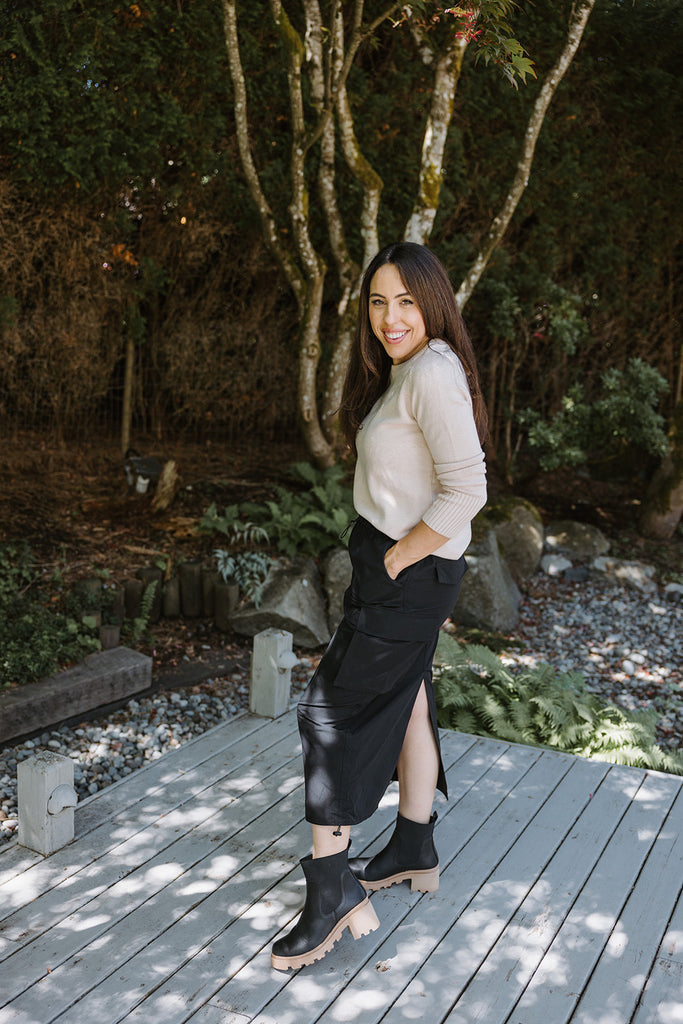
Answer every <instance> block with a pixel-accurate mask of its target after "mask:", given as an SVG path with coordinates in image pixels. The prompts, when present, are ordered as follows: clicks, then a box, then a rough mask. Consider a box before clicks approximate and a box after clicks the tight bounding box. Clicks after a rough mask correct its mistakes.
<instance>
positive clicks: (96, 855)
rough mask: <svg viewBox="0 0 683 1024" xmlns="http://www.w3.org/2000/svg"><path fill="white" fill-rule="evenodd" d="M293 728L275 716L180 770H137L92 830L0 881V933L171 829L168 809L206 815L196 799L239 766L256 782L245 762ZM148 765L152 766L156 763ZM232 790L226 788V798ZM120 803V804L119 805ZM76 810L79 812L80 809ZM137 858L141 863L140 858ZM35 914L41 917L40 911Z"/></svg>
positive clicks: (210, 794) (174, 765)
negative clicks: (61, 890) (56, 890)
mask: <svg viewBox="0 0 683 1024" xmlns="http://www.w3.org/2000/svg"><path fill="white" fill-rule="evenodd" d="M295 729H296V727H295V724H294V720H293V718H292V716H291V715H290V716H287V719H285V718H284V717H283V719H278V720H277V722H274V723H272V724H271V726H270V728H269V729H264V728H263V727H261V729H260V730H258V731H254V730H252V732H251V733H250V734H248V735H247V736H245V737H241V738H240V739H239V740H237V741H236V742H235V743H231V744H230V746H229V747H228V748H227V750H226V749H220V750H219V751H217V752H213V751H212V753H211V756H210V757H208V758H202V759H201V760H199V761H198V762H197V763H196V764H194V765H193V766H192V767H188V768H187V769H183V768H182V767H181V765H180V764H179V762H178V761H177V760H175V759H172V761H171V766H170V767H169V766H166V767H163V766H161V765H159V769H158V770H157V771H155V772H153V773H151V772H150V773H149V774H148V769H144V770H143V771H142V772H141V773H140V775H141V776H143V778H141V779H135V780H131V788H130V790H127V789H125V790H122V799H121V803H120V805H119V808H118V811H117V813H116V814H115V815H114V816H113V817H108V818H106V819H105V820H102V821H99V823H98V824H97V825H96V826H95V827H94V828H93V829H92V830H91V831H88V832H85V833H84V832H83V831H81V834H80V835H79V836H78V838H77V839H76V840H75V841H74V842H73V843H70V844H69V845H68V846H65V847H63V848H62V849H61V850H58V851H56V853H54V854H52V856H51V857H46V858H41V859H40V861H38V862H33V863H32V864H31V865H30V866H29V867H27V868H26V870H25V871H23V872H22V873H21V874H19V875H16V876H15V877H13V878H10V879H8V880H7V881H6V882H5V883H4V884H3V885H2V886H0V928H1V929H2V932H1V934H8V931H7V922H6V919H7V918H8V917H9V916H10V915H11V914H13V913H15V912H16V910H18V909H19V908H21V907H22V906H26V905H29V904H31V905H33V907H34V908H36V902H35V901H36V900H37V899H40V898H42V897H43V896H44V894H46V893H47V892H49V890H50V889H51V888H53V887H63V885H64V883H68V884H71V881H70V880H71V879H73V878H74V876H76V875H78V874H79V873H81V872H84V871H86V870H87V869H88V868H89V867H90V866H91V865H92V864H93V863H94V862H96V861H98V860H100V859H101V858H105V857H106V856H107V855H112V854H113V855H114V857H115V858H118V857H119V855H121V854H122V851H123V850H124V849H125V848H126V844H128V846H131V845H133V846H134V847H136V848H137V853H136V856H138V857H142V856H143V847H144V842H145V836H146V835H147V834H149V833H150V830H153V828H154V825H155V824H156V823H157V822H162V823H163V828H164V829H165V830H166V831H169V833H170V830H169V829H168V826H169V824H170V821H171V815H172V813H173V812H176V811H177V812H179V813H181V814H182V815H183V817H184V818H185V817H186V816H187V815H189V814H193V815H195V816H196V815H201V814H203V813H205V812H206V815H207V816H208V814H209V813H210V810H211V808H210V806H208V805H207V806H203V805H202V803H201V800H200V799H199V798H200V797H201V796H202V795H204V796H205V797H206V798H207V800H213V799H214V798H215V794H216V789H217V787H218V788H220V786H221V782H222V780H223V779H224V778H226V779H234V778H235V777H236V776H239V772H240V770H241V769H245V772H246V778H245V781H244V785H247V786H248V785H249V784H250V781H252V780H253V781H254V782H258V778H257V777H255V776H254V774H253V771H251V770H249V766H250V765H253V762H254V759H255V758H256V757H257V756H258V754H259V753H260V751H261V750H268V749H269V747H271V746H273V745H275V744H276V743H278V742H279V741H280V739H282V738H291V739H292V740H294V742H297V740H296V731H295ZM209 738H210V740H212V739H214V737H209ZM160 760H163V758H162V759H160ZM157 763H158V762H157ZM151 767H152V768H156V764H155V765H153V766H151ZM124 793H125V794H126V795H125V799H124V797H123V794H124ZM236 795H237V794H236V793H235V792H234V791H233V790H230V792H229V798H230V799H234V797H235V796H236ZM188 803H189V804H191V810H190V809H188V808H186V806H185V805H187V804H188ZM121 804H123V805H124V807H123V809H121ZM78 810H79V812H80V810H81V809H80V808H79V809H78ZM156 849H157V848H156V847H154V846H152V847H151V853H150V856H153V855H154V853H155V852H156ZM137 863H138V864H139V863H140V860H139V859H138V861H137ZM41 909H42V908H41ZM39 916H40V919H41V920H43V918H42V913H39ZM1 957H2V944H1V943H0V958H1Z"/></svg>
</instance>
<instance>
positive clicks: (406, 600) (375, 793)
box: [298, 519, 466, 825]
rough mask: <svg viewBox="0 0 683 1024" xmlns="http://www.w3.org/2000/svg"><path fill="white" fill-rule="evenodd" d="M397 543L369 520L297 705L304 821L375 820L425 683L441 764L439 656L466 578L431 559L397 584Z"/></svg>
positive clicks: (358, 527)
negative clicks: (391, 555) (392, 559)
mask: <svg viewBox="0 0 683 1024" xmlns="http://www.w3.org/2000/svg"><path fill="white" fill-rule="evenodd" d="M394 543H395V541H394V540H392V538H391V537H388V536H387V535H386V534H384V533H381V532H380V531H379V530H377V529H376V528H375V527H374V526H372V525H371V524H370V523H368V522H367V521H366V520H365V519H358V520H356V523H355V525H354V527H353V531H352V533H351V536H350V538H349V554H350V556H351V564H352V567H353V575H352V578H351V585H350V586H349V588H348V590H347V591H346V593H345V595H344V618H343V619H342V621H341V623H340V625H339V628H338V629H337V630H336V632H335V634H334V636H333V637H332V640H331V641H330V645H329V647H328V648H327V650H326V652H325V654H324V655H323V657H322V659H321V661H320V664H319V665H318V668H317V669H316V671H315V673H314V675H313V676H312V678H311V681H310V683H309V684H308V687H307V688H306V690H305V692H304V693H303V695H302V697H301V700H300V701H299V706H298V723H299V732H300V734H301V741H302V748H303V755H304V778H305V789H306V820H307V821H309V822H311V824H314V825H355V824H358V822H360V821H364V820H365V819H366V818H369V817H370V815H371V814H372V813H373V812H374V811H375V810H376V809H377V806H378V804H379V802H380V800H381V798H382V796H383V794H384V792H385V790H386V788H387V786H388V785H389V783H390V782H391V780H392V779H394V778H396V766H397V763H398V757H399V754H400V752H401V747H402V746H403V740H404V738H405V734H406V729H407V727H408V721H409V719H410V715H411V712H412V710H413V705H414V703H415V699H416V697H417V694H418V692H419V689H420V686H421V685H422V683H423V682H424V684H425V689H426V693H427V700H428V703H429V713H430V718H431V722H432V728H433V729H434V737H435V740H436V746H437V750H438V751H439V779H438V787H439V789H440V790H441V791H442V793H443V794H444V795H445V796H447V795H448V791H447V788H446V777H445V774H444V771H443V764H442V763H441V753H440V746H439V732H438V729H437V724H436V702H435V699H434V687H433V685H432V658H433V657H434V650H435V648H436V642H437V639H438V633H439V627H440V626H441V624H442V623H443V622H444V620H445V619H446V618H448V616H449V615H450V614H451V612H452V610H453V607H454V605H455V602H456V601H457V598H458V594H459V592H460V584H461V582H462V578H463V576H464V574H465V570H466V564H465V559H464V557H461V558H459V559H457V560H453V559H448V558H440V557H438V556H436V555H428V556H427V557H426V558H423V559H421V560H420V561H419V562H416V563H414V564H413V565H410V566H408V568H407V569H404V570H402V572H400V573H399V575H398V576H397V578H396V579H395V580H392V579H391V577H390V576H389V574H388V573H387V571H386V569H385V566H384V555H385V554H386V552H387V551H388V549H389V548H390V547H391V546H392V545H393V544H394Z"/></svg>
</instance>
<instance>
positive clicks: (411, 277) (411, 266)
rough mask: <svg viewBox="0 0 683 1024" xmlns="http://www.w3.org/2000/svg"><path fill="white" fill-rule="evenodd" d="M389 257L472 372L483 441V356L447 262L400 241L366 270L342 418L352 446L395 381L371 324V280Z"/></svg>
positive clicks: (430, 326) (430, 330)
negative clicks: (466, 320)
mask: <svg viewBox="0 0 683 1024" xmlns="http://www.w3.org/2000/svg"><path fill="white" fill-rule="evenodd" d="M387 263H391V264H393V265H394V266H395V267H396V269H397V270H398V272H399V274H400V276H401V281H402V282H403V284H404V286H405V288H406V290H407V291H408V292H409V293H410V295H411V296H412V298H413V299H414V300H415V302H416V303H417V306H418V308H419V310H420V312H421V314H422V319H423V320H424V323H425V329H426V331H427V337H428V338H429V339H430V340H436V339H441V340H442V341H445V342H447V344H448V345H450V347H451V348H452V349H453V351H454V352H455V353H456V355H457V356H458V357H459V358H460V361H461V363H462V365H463V368H464V370H465V374H466V375H467V382H468V384H469V388H470V394H471V396H472V408H473V412H474V422H475V424H476V427H477V433H478V434H479V439H480V441H481V443H482V444H483V443H484V441H485V439H486V435H487V415H486V404H485V402H484V397H483V395H482V393H481V388H480V386H479V374H478V372H477V362H476V359H475V356H474V348H473V346H472V342H471V341H470V337H469V334H468V333H467V328H466V327H465V323H464V321H463V318H462V316H461V315H460V310H459V309H458V305H457V303H456V301H455V293H454V292H453V288H452V286H451V282H450V281H449V280H448V274H447V273H446V271H445V269H444V267H443V265H442V264H441V263H440V261H439V260H438V259H437V257H436V256H435V255H434V253H433V252H431V250H430V249H427V248H426V247H425V246H424V245H418V244H417V243H415V242H395V243H394V244H393V245H388V246H387V247H386V248H385V249H382V250H381V252H378V253H377V255H376V256H375V258H374V259H373V261H372V262H371V263H370V265H369V267H368V268H367V270H366V271H365V274H364V275H363V282H362V284H361V290H360V298H359V305H358V324H357V327H356V336H355V339H354V343H353V347H352V349H351V356H350V359H349V367H348V370H347V372H346V380H345V381H344V390H343V393H342V403H341V407H340V411H339V422H340V425H341V429H342V432H343V434H344V438H345V439H346V442H347V444H348V445H349V447H350V448H351V449H352V450H353V451H354V452H355V451H356V434H357V433H358V428H359V427H360V425H361V423H362V422H363V420H364V419H365V417H366V416H367V414H368V413H369V412H370V409H371V408H372V407H373V405H374V404H375V402H376V401H377V399H378V398H379V397H380V395H382V394H383V393H384V392H385V391H386V389H387V387H388V386H389V374H390V371H391V359H390V357H389V356H388V355H387V353H386V352H385V350H384V348H383V346H382V344H381V343H380V341H379V340H378V339H377V338H376V337H375V335H374V333H373V330H372V327H371V326H370V313H369V308H370V283H371V281H372V278H373V277H374V275H375V273H376V271H377V270H378V269H379V268H380V267H382V266H384V265H385V264H387Z"/></svg>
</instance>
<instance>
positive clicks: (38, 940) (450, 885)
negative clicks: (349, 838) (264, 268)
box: [0, 711, 683, 1024]
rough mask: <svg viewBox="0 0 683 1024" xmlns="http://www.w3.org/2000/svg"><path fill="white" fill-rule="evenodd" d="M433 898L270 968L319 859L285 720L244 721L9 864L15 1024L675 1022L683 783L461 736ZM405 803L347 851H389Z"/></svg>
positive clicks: (399, 900)
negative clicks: (68, 839) (309, 861)
mask: <svg viewBox="0 0 683 1024" xmlns="http://www.w3.org/2000/svg"><path fill="white" fill-rule="evenodd" d="M443 755H444V764H445V765H446V767H447V774H448V780H449V788H450V793H451V795H450V799H449V801H448V803H446V802H444V801H443V800H440V802H439V803H438V805H437V806H438V811H439V815H440V817H439V820H438V822H437V826H436V832H435V838H436V843H437V847H438V849H439V852H440V857H441V884H440V888H439V891H438V892H437V893H433V894H426V895H420V894H419V893H411V892H410V891H409V887H408V885H407V884H405V885H402V886H394V887H393V888H392V889H390V890H383V891H381V892H378V893H376V894H374V895H373V897H372V901H373V906H374V907H375V908H376V910H377V913H378V916H379V919H380V922H381V923H380V928H379V929H378V930H377V931H375V932H373V933H372V934H371V935H369V936H366V937H365V938H363V939H361V940H359V941H358V942H354V941H353V940H352V939H351V937H350V935H349V933H348V932H345V933H344V935H343V937H342V939H341V940H340V942H339V943H338V944H337V945H336V946H335V948H334V950H333V952H331V953H329V954H328V955H327V956H326V957H325V958H324V959H323V960H321V961H319V962H318V963H316V964H314V965H312V966H311V967H307V968H304V969H303V970H301V971H299V972H296V973H292V972H288V973H284V972H279V971H274V970H272V968H271V966H270V946H271V943H272V941H273V939H274V938H275V937H277V936H278V935H279V934H280V932H282V931H284V930H286V929H287V928H288V927H289V926H290V924H291V922H292V920H293V919H294V918H295V917H296V915H297V914H298V911H299V909H300V907H301V905H302V902H303V892H304V890H303V876H302V873H301V870H300V868H299V866H298V859H299V857H300V856H302V855H303V854H304V853H306V852H308V850H309V848H310V830H309V827H308V825H307V824H306V822H305V821H304V820H303V783H302V774H301V759H300V751H299V744H298V734H297V731H296V717H295V714H294V712H292V711H290V712H289V713H288V714H286V715H284V716H282V718H279V719H276V720H275V721H268V720H265V719H260V718H256V717H255V716H251V715H246V714H245V715H242V716H239V717H238V718H235V719H233V720H231V721H230V722H228V723H226V724H224V725H221V726H218V727H217V728H215V729H213V730H212V731H211V732H209V733H207V734H206V735H204V736H202V737H201V738H199V739H197V740H194V741H193V742H192V743H189V744H187V745H186V746H184V747H182V748H180V749H179V750H177V751H174V752H173V753H171V754H167V755H166V756H164V757H163V758H161V759H160V760H158V761H156V762H154V763H153V764H152V765H150V766H149V767H147V768H145V769H143V770H141V771H139V772H137V773H135V774H134V775H131V776H130V777H129V778H127V779H126V780H124V781H123V782H120V783H117V784H116V785H114V786H111V787H109V788H108V789H106V790H104V791H103V792H101V793H99V794H97V795H96V796H94V797H92V798H89V799H88V800H86V801H85V802H84V803H83V804H81V805H80V806H79V808H78V809H77V812H76V839H75V840H74V842H73V843H71V844H70V845H69V846H67V847H64V848H63V849H61V850H59V851H58V852H57V853H55V854H53V855H52V856H51V857H48V858H43V857H41V856H39V855H38V854H33V853H31V852H30V851H27V850H24V849H23V848H22V847H19V846H17V845H16V844H14V845H10V846H9V848H7V849H6V850H5V851H4V852H3V853H2V854H0V1006H1V1007H2V1008H0V1024H52V1022H53V1021H59V1022H60V1024H93V1022H97V1024H118V1022H119V1021H126V1022H127V1024H128V1022H130V1024H135V1022H140V1024H175V1022H178V1024H180V1022H185V1021H191V1022H192V1024H252V1022H254V1024H256V1022H258V1024H313V1022H315V1021H320V1022H326V1024H332V1022H343V1021H353V1022H359V1024H371V1022H372V1024H375V1022H379V1021H385V1022H391V1024H394V1022H395V1024H399V1022H411V1021H424V1020H426V1021H429V1022H431V1024H440V1022H445V1021H448V1022H449V1024H474V1022H480V1024H504V1022H508V1024H563V1022H572V1024H681V1022H683V901H682V900H681V883H682V880H683V870H682V869H683V853H682V846H681V830H682V826H683V779H681V778H678V777H674V776H667V775H662V774H657V773H652V772H645V771H641V770H639V769H633V768H622V767H615V766H613V765H608V764H601V763H598V762H590V761H585V760H581V759H577V758H573V757H571V756H567V755H564V754H557V753H549V752H542V751H539V750H536V749H534V748H530V747H522V746H515V745H513V744H507V743H502V742H497V741H494V740H486V739H479V738H476V737H472V736H466V735H463V734H459V733H446V732H445V733H443ZM396 803H397V793H396V791H395V788H394V787H393V786H392V788H391V789H390V791H389V792H388V793H387V795H386V797H385V799H384V801H383V802H382V805H381V807H380V809H379V810H378V811H377V813H376V814H375V815H374V816H373V817H372V818H371V819H370V820H369V821H366V822H364V823H363V825H360V826H358V827H357V828H355V829H354V830H353V848H354V853H356V854H358V853H362V852H363V851H364V850H366V849H368V850H369V851H370V852H374V850H375V849H379V848H380V847H381V845H382V844H383V842H385V841H386V837H387V834H388V833H389V832H390V831H391V829H392V827H393V822H394V819H395V815H396Z"/></svg>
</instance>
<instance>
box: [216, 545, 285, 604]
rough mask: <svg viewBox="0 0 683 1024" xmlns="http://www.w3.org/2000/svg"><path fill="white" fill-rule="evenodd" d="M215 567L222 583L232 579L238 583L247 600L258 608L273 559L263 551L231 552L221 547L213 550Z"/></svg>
mask: <svg viewBox="0 0 683 1024" xmlns="http://www.w3.org/2000/svg"><path fill="white" fill-rule="evenodd" d="M214 555H215V556H216V568H217V569H218V574H219V576H220V577H221V579H222V580H223V582H224V583H227V582H228V581H229V580H234V581H235V582H236V583H237V584H239V587H240V590H241V591H242V593H243V595H244V597H245V599H246V600H247V601H253V602H254V604H255V605H256V607H257V608H258V607H259V605H260V604H261V597H262V596H263V587H264V585H265V582H266V579H267V577H268V572H269V570H270V567H271V565H272V564H273V559H272V558H271V557H270V556H269V555H267V554H265V552H263V551H242V552H238V553H237V554H231V553H230V552H229V551H225V550H224V549H222V548H218V549H217V550H216V551H214Z"/></svg>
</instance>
